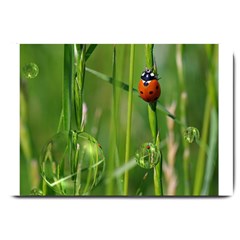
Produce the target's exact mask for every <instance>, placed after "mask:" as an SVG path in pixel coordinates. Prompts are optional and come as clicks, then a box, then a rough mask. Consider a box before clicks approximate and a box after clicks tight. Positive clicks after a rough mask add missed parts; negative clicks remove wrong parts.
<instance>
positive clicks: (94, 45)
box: [85, 44, 97, 62]
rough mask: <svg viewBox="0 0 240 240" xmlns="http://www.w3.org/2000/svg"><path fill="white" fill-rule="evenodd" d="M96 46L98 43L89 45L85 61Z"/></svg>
mask: <svg viewBox="0 0 240 240" xmlns="http://www.w3.org/2000/svg"><path fill="white" fill-rule="evenodd" d="M96 47H97V44H90V46H89V47H88V49H87V51H86V55H85V62H86V61H87V60H88V58H89V57H90V56H91V55H92V53H93V51H94V50H95V48H96Z"/></svg>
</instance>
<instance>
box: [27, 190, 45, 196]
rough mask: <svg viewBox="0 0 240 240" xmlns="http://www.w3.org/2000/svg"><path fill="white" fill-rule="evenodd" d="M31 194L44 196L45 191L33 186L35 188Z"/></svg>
mask: <svg viewBox="0 0 240 240" xmlns="http://www.w3.org/2000/svg"><path fill="white" fill-rule="evenodd" d="M30 195H32V196H42V195H43V193H42V191H41V190H40V189H38V188H33V189H32V190H31V193H30Z"/></svg>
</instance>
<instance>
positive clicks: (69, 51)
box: [62, 44, 74, 131]
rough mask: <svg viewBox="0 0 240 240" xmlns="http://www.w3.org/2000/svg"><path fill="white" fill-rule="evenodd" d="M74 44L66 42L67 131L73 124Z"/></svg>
mask: <svg viewBox="0 0 240 240" xmlns="http://www.w3.org/2000/svg"><path fill="white" fill-rule="evenodd" d="M73 58H74V54H73V45H72V44H64V79H63V90H62V92H63V100H62V104H63V126H64V129H65V130H66V131H69V130H70V124H71V92H72V90H71V88H72V76H73V65H74V64H73Z"/></svg>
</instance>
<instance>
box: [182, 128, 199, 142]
mask: <svg viewBox="0 0 240 240" xmlns="http://www.w3.org/2000/svg"><path fill="white" fill-rule="evenodd" d="M183 134H184V135H183V136H184V139H185V140H186V141H187V142H188V143H192V142H193V141H194V140H195V141H198V140H199V139H200V133H199V130H198V129H197V128H195V127H188V128H187V129H186V130H185V131H184V133H183Z"/></svg>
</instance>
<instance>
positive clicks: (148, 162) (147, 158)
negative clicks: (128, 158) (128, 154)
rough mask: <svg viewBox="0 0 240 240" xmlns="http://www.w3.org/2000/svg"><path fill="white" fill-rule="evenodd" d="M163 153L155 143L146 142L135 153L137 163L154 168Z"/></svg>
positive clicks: (147, 167) (143, 166)
mask: <svg viewBox="0 0 240 240" xmlns="http://www.w3.org/2000/svg"><path fill="white" fill-rule="evenodd" d="M160 157H161V153H160V151H159V149H158V148H157V146H156V145H155V144H153V143H144V144H142V145H141V146H140V148H139V149H138V151H137V152H136V154H135V158H136V162H137V164H138V165H139V166H140V167H142V168H146V169H150V168H153V167H154V166H156V165H157V164H158V162H159V159H160Z"/></svg>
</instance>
